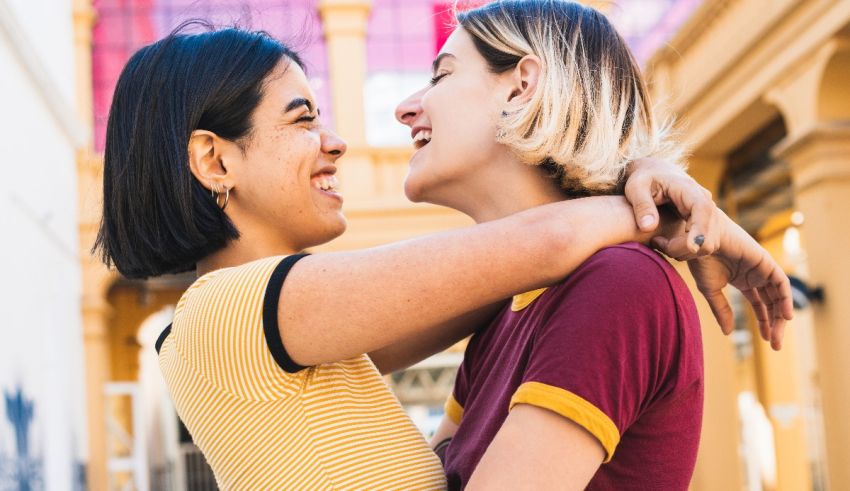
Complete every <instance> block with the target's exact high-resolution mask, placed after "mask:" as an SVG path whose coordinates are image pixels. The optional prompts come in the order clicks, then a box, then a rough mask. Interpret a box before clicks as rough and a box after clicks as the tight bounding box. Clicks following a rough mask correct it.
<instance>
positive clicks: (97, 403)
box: [83, 297, 110, 491]
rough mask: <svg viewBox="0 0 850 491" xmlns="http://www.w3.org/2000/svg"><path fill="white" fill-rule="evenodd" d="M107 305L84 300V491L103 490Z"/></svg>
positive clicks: (107, 360) (98, 301)
mask: <svg viewBox="0 0 850 491" xmlns="http://www.w3.org/2000/svg"><path fill="white" fill-rule="evenodd" d="M109 311H110V309H109V306H108V305H107V304H106V301H105V300H104V299H102V298H94V299H91V298H85V297H84V299H83V346H84V351H85V357H86V361H85V374H86V379H85V382H86V422H87V426H88V452H89V454H88V462H87V463H86V488H87V489H90V490H92V491H105V490H106V488H107V469H106V399H105V398H104V395H103V388H104V387H105V386H106V382H108V381H109V373H110V370H109V342H108V341H109V340H108V336H107V325H108V320H107V319H108V315H109Z"/></svg>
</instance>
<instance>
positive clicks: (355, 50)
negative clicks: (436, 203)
mask: <svg viewBox="0 0 850 491" xmlns="http://www.w3.org/2000/svg"><path fill="white" fill-rule="evenodd" d="M371 9H372V0H320V2H319V14H320V15H321V18H322V24H323V28H324V32H325V45H326V47H327V50H328V77H329V80H328V82H329V83H330V85H331V103H332V104H333V115H334V126H335V130H336V132H337V133H339V135H340V136H341V137H342V138H343V139H344V140H345V142H346V143H347V144H348V153H347V154H346V156H345V160H344V164H343V165H341V166H340V168H339V171H340V180H341V182H342V186H343V189H344V191H345V195H346V197H347V198H348V197H351V198H354V199H355V200H356V199H357V198H364V199H366V198H368V197H370V196H372V195H374V191H375V188H376V179H377V177H376V175H375V169H374V166H373V165H372V164H373V163H372V159H371V157H370V154H369V152H368V149H367V144H366V116H365V108H364V102H363V88H364V87H365V86H366V83H365V82H366V26H367V23H368V18H369V12H370V11H371Z"/></svg>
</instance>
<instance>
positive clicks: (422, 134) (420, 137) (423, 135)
mask: <svg viewBox="0 0 850 491" xmlns="http://www.w3.org/2000/svg"><path fill="white" fill-rule="evenodd" d="M413 141H414V142H420V141H424V142H430V141H431V132H430V131H428V130H420V131H419V133H416V136H414V137H413Z"/></svg>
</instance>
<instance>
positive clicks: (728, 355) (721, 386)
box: [676, 156, 743, 491]
mask: <svg viewBox="0 0 850 491" xmlns="http://www.w3.org/2000/svg"><path fill="white" fill-rule="evenodd" d="M725 168H726V162H725V160H724V159H723V158H721V157H699V156H694V157H693V158H691V159H690V168H689V170H688V173H689V174H690V175H691V176H693V178H694V179H696V180H697V181H698V182H699V183H700V184H701V185H702V186H703V187H705V188H706V189H708V190H709V191H711V192H712V193H713V194H714V195H717V192H718V190H719V185H720V180H721V178H722V176H723V172H724V171H725ZM676 267H677V269H678V270H679V274H681V276H682V278H684V279H685V282H686V283H687V284H688V287H689V288H690V289H691V292H693V296H694V300H695V301H696V305H697V311H698V312H699V318H700V323H701V324H702V342H703V352H704V358H705V405H704V409H703V422H702V436H701V438H700V445H699V454H698V456H697V463H696V468H695V469H694V475H693V478H692V480H691V489H692V490H693V491H711V490H715V489H741V488H742V487H743V481H742V476H743V467H742V465H741V459H740V456H739V455H738V447H739V445H740V443H739V442H740V437H739V435H740V422H739V421H738V393H737V392H738V390H737V388H738V382H737V379H736V377H735V373H736V372H735V367H736V364H735V349H734V346H733V344H732V339H731V338H729V337H727V336H724V335H723V332H721V330H720V326H719V325H718V324H717V321H716V320H715V318H714V315H713V314H712V313H711V308H710V307H709V306H708V303H707V302H706V300H705V298H704V297H703V296H702V294H701V293H699V291H698V290H697V289H696V286H695V285H694V281H693V277H691V274H690V272H689V271H688V268H687V264H686V263H677V264H676Z"/></svg>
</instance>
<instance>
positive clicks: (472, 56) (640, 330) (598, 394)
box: [396, 0, 790, 491]
mask: <svg viewBox="0 0 850 491" xmlns="http://www.w3.org/2000/svg"><path fill="white" fill-rule="evenodd" d="M457 19H458V24H459V26H458V28H457V29H456V30H455V31H454V32H453V33H452V35H451V36H450V37H449V38H448V40H447V42H446V44H445V46H444V47H443V48H442V50H441V52H440V53H439V55H438V56H437V58H436V60H435V62H434V66H433V71H434V73H433V75H434V76H433V79H432V82H431V85H430V86H429V87H427V88H425V89H423V90H421V91H419V92H417V93H416V94H413V95H412V96H411V97H410V98H408V99H407V100H405V101H404V102H402V103H401V104H400V105H399V107H398V108H397V111H396V116H397V118H398V119H399V120H400V121H401V122H402V123H404V124H406V125H408V126H410V127H411V128H412V134H413V138H414V141H415V146H416V147H417V149H418V150H417V152H416V153H415V154H414V155H413V157H412V159H411V162H410V172H409V175H408V177H407V181H406V183H405V190H406V192H407V195H408V197H409V198H411V199H412V200H413V201H428V202H432V203H438V204H442V205H446V206H451V207H452V208H455V209H458V210H460V211H463V212H464V213H466V214H468V215H469V216H471V217H473V218H474V219H475V220H476V221H477V222H479V223H484V222H491V221H498V220H500V219H504V217H508V216H513V215H514V214H516V213H522V212H524V211H525V210H528V209H533V208H534V207H536V206H540V205H545V204H551V203H558V202H565V200H567V201H566V202H569V201H568V200H569V199H570V198H575V197H580V196H589V195H615V194H619V193H621V192H622V190H623V184H624V182H623V181H624V176H625V175H626V171H627V168H628V165H629V163H630V162H633V161H635V160H636V159H641V158H646V157H655V158H662V159H668V160H670V161H678V160H680V159H681V151H680V150H679V146H678V145H677V143H676V142H675V141H674V140H673V139H672V138H671V136H670V134H669V131H668V128H667V127H665V126H663V125H660V124H659V123H658V121H657V120H656V118H655V116H654V115H653V110H652V106H651V104H650V101H649V96H648V92H647V90H646V87H645V85H644V82H643V79H642V76H641V73H640V70H639V68H638V67H637V65H636V63H635V62H634V60H633V58H632V56H631V54H630V52H629V50H628V47H627V46H626V44H625V43H624V41H623V40H622V38H621V37H620V36H619V35H618V34H617V33H616V31H615V30H614V29H613V27H612V26H611V25H610V23H609V22H608V21H607V20H606V19H605V17H604V16H602V15H601V14H599V13H598V12H596V11H594V10H593V9H591V8H588V7H584V6H582V5H580V4H578V3H573V2H567V1H563V0H504V1H498V2H494V3H491V4H488V5H485V6H483V7H480V8H477V9H473V10H471V11H467V12H463V13H460V14H458V15H457ZM456 135H463V138H458V137H456ZM625 186H626V188H628V187H629V186H630V184H629V183H625ZM722 235H723V236H724V238H723V239H721V241H726V240H734V241H735V242H736V243H738V244H740V245H743V244H750V245H752V244H754V241H753V240H752V239H751V238H749V237H748V236H747V235H746V234H745V233H744V232H743V231H742V230H740V229H738V228H733V227H730V228H728V229H726V230H725V232H724V233H723V234H722ZM732 237H734V239H732ZM659 244H660V245H666V246H669V244H667V243H666V242H665V241H659ZM552 253H553V254H557V252H556V251H552ZM732 256H736V254H733V255H732ZM680 258H685V257H680ZM718 261H719V262H720V263H722V266H723V267H721V268H719V269H718V270H717V271H718V272H722V273H720V274H719V275H718V276H712V275H700V274H697V276H698V278H697V280H698V283H699V286H700V288H701V290H702V291H704V292H710V293H708V295H707V296H708V297H709V300H711V301H713V302H714V307H715V313H716V314H718V316H719V318H720V319H721V322H723V323H726V325H727V326H728V325H729V324H731V319H730V318H729V317H728V315H729V311H728V305H727V304H726V303H725V300H724V299H723V298H722V295H720V293H719V290H718V289H717V287H718V286H720V284H721V283H725V282H726V281H730V282H732V284H734V285H735V286H737V287H738V288H740V289H741V290H742V291H743V292H744V294H745V295H747V296H748V298H749V299H750V300H751V301H752V302H753V304H754V306H755V308H756V312H757V313H758V314H759V318H760V320H761V321H762V322H761V325H762V328H763V333H765V335H767V329H768V325H769V322H770V321H769V319H770V318H771V317H772V318H781V317H783V316H787V315H790V313H789V311H788V310H787V305H785V306H783V304H782V303H781V302H779V299H780V298H781V297H782V295H781V294H780V293H779V291H778V289H777V288H776V287H775V285H779V284H781V282H782V277H783V275H782V273H781V272H780V271H779V270H778V269H776V268H775V267H773V266H772V267H771V268H773V269H772V270H771V272H770V277H771V278H772V280H771V282H772V283H774V284H772V285H769V286H766V287H765V288H762V289H758V288H756V287H758V286H759V285H757V284H754V283H751V282H749V281H748V276H747V274H746V273H745V272H743V271H740V270H739V266H740V264H739V263H737V262H731V263H730V262H728V259H718V258H717V257H716V256H715V257H709V258H701V259H694V260H692V261H690V262H689V265H690V266H691V269H692V271H695V272H697V273H699V272H704V271H705V270H706V269H705V268H714V267H716V266H718ZM715 282H717V283H715ZM762 301H763V302H764V303H766V304H767V305H768V306H769V309H765V308H764V306H763V304H762ZM768 310H769V311H770V312H769V313H768ZM774 346H775V347H778V346H777V345H774ZM702 398H703V364H702V347H701V337H700V330H699V319H698V317H697V313H696V309H695V306H694V303H693V299H692V298H691V295H690V293H689V291H688V289H687V288H686V286H685V284H684V282H683V281H682V279H681V278H680V277H679V276H678V275H677V274H676V272H675V270H674V269H673V268H672V267H671V266H670V265H669V264H668V263H667V262H666V261H665V260H663V259H662V258H661V257H660V256H659V255H658V254H656V253H655V252H654V251H652V250H650V249H648V248H647V247H645V246H643V245H640V244H625V245H619V246H614V247H610V248H606V249H604V250H602V251H600V252H598V253H596V254H594V255H593V256H592V257H591V258H590V259H589V260H588V261H586V262H585V263H583V264H582V265H581V266H579V267H578V268H577V269H576V270H575V271H574V272H573V273H572V274H570V275H568V276H566V277H565V278H564V279H562V280H561V281H560V282H558V283H556V284H555V285H553V286H551V287H549V288H542V289H537V290H533V289H532V290H530V291H527V292H526V293H523V294H520V295H515V296H514V297H513V300H512V301H510V302H507V303H506V304H505V305H504V306H503V308H502V310H501V311H500V313H499V314H498V315H497V317H496V319H495V320H494V321H493V322H492V323H491V324H490V326H489V327H487V328H486V329H482V330H480V331H479V332H477V333H476V334H475V336H474V337H473V338H472V340H471V341H470V343H469V346H468V348H467V350H466V355H465V359H464V361H463V364H462V365H461V367H460V370H459V373H458V377H457V380H456V385H455V389H454V393H453V396H452V397H451V398H450V399H449V401H448V402H447V405H446V413H447V414H446V417H445V419H444V420H443V422H442V424H441V425H440V429H439V430H438V432H437V435H435V437H434V440H433V445H434V446H435V448H436V450H437V451H438V453H439V454H441V456H442V457H443V458H444V465H445V469H446V473H447V479H448V484H449V488H450V489H462V488H465V487H466V488H467V489H486V490H497V489H510V490H517V489H529V490H538V491H539V490H547V489H584V488H585V487H587V488H588V489H612V490H613V489H616V490H623V489H641V490H646V489H658V490H676V489H682V490H684V489H687V487H688V483H689V482H690V477H691V473H692V471H693V466H694V462H695V459H696V452H697V445H698V441H699V436H700V428H701V415H702V402H703V401H702Z"/></svg>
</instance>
